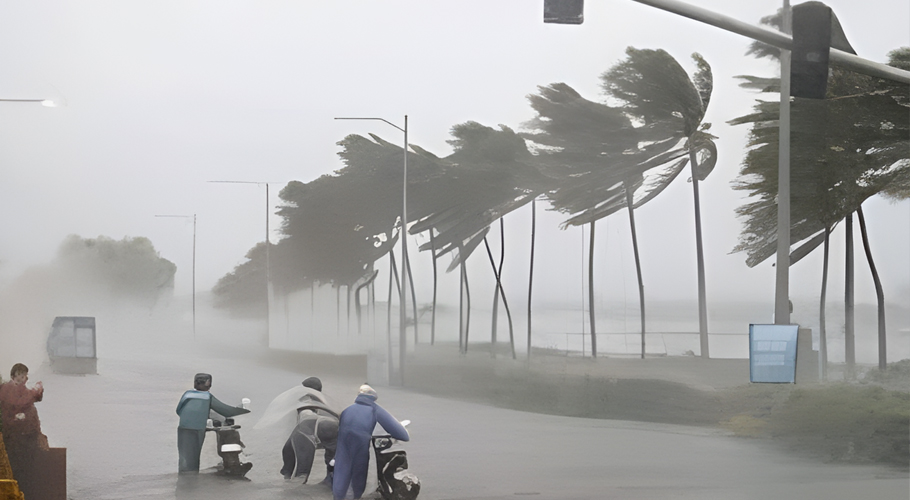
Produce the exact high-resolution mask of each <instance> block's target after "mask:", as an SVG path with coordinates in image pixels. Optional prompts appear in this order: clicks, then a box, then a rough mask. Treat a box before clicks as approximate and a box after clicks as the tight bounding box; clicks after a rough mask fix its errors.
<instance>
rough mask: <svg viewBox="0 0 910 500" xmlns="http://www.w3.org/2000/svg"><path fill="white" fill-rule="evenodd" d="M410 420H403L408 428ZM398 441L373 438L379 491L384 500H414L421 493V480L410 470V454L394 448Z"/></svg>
mask: <svg viewBox="0 0 910 500" xmlns="http://www.w3.org/2000/svg"><path fill="white" fill-rule="evenodd" d="M410 423H411V421H410V420H403V421H402V422H401V424H402V425H404V426H405V427H407V425H408V424H410ZM397 442H398V440H397V439H395V438H393V437H392V436H389V435H388V434H385V435H376V436H373V438H372V444H373V452H374V453H375V454H376V472H377V475H378V479H379V487H378V488H377V491H378V492H379V494H380V495H381V496H382V498H383V499H384V500H414V499H416V498H417V494H418V493H420V479H418V478H417V476H415V475H414V473H413V472H411V471H409V470H408V454H407V452H405V451H404V450H403V449H401V448H392V446H393V445H394V444H395V443H397Z"/></svg>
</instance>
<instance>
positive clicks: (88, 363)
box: [51, 356, 98, 375]
mask: <svg viewBox="0 0 910 500" xmlns="http://www.w3.org/2000/svg"><path fill="white" fill-rule="evenodd" d="M51 369H53V370H54V373H63V374H66V375H97V374H98V358H63V357H56V356H54V357H51Z"/></svg>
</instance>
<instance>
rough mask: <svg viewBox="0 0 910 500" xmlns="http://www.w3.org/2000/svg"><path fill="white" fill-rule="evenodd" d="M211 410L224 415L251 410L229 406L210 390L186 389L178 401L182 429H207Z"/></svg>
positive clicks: (178, 413)
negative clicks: (206, 424)
mask: <svg viewBox="0 0 910 500" xmlns="http://www.w3.org/2000/svg"><path fill="white" fill-rule="evenodd" d="M209 411H214V412H215V413H217V414H219V415H222V416H224V417H233V416H235V415H242V414H244V413H249V412H250V410H247V409H244V408H240V407H236V406H228V405H226V404H224V403H222V402H221V401H218V398H216V397H215V396H213V395H212V394H211V393H210V392H208V391H186V392H184V393H183V396H182V397H181V398H180V402H179V403H177V415H180V424H179V425H178V426H177V427H179V428H181V429H195V430H197V431H202V430H205V422H206V420H208V418H209Z"/></svg>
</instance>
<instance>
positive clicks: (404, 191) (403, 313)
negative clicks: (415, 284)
mask: <svg viewBox="0 0 910 500" xmlns="http://www.w3.org/2000/svg"><path fill="white" fill-rule="evenodd" d="M335 119H336V120H376V121H380V122H385V123H387V124H389V125H391V126H393V127H395V128H397V129H398V130H400V131H401V132H403V133H404V149H403V151H404V171H403V172H404V173H403V175H402V178H403V181H402V187H401V289H400V291H399V297H398V302H399V308H398V310H399V313H400V314H399V318H398V383H399V385H402V386H403V385H404V356H405V352H406V351H407V335H406V330H407V326H406V321H407V317H408V316H407V300H406V297H407V294H406V290H407V286H408V280H407V269H408V115H404V128H401V127H399V126H398V125H395V124H394V123H392V122H390V121H388V120H386V119H385V118H374V117H361V118H347V117H342V118H335ZM415 321H416V311H415ZM391 363H392V360H391V359H390V360H389V366H391ZM389 382H391V380H390V381H389Z"/></svg>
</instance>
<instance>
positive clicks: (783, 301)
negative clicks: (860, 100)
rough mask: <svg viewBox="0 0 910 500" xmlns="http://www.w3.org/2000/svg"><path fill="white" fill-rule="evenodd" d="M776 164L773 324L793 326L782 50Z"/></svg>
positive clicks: (787, 15)
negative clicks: (775, 245)
mask: <svg viewBox="0 0 910 500" xmlns="http://www.w3.org/2000/svg"><path fill="white" fill-rule="evenodd" d="M783 16H784V19H783V21H784V23H783V28H784V34H786V35H789V34H790V31H791V22H792V18H791V11H790V0H784V7H783ZM778 123H779V124H780V125H779V128H780V130H779V135H780V139H779V140H778V162H777V258H776V267H777V269H776V272H777V274H776V276H775V286H774V324H775V325H789V324H790V51H789V50H787V49H781V50H780V121H779V122H778Z"/></svg>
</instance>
